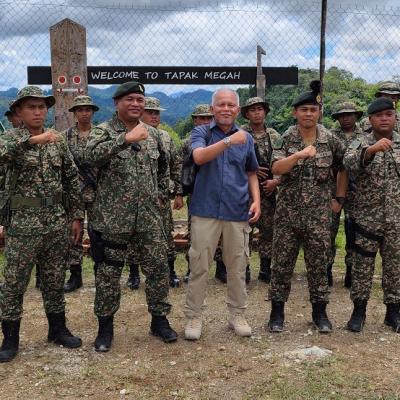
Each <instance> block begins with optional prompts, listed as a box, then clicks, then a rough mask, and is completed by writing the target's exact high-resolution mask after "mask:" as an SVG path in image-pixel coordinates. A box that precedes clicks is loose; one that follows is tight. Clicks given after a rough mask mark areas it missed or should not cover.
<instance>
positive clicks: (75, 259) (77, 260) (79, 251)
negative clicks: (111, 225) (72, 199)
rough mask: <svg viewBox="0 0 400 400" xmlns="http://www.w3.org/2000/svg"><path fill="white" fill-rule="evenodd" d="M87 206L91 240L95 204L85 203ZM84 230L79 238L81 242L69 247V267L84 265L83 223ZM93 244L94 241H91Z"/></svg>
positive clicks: (71, 244)
mask: <svg viewBox="0 0 400 400" xmlns="http://www.w3.org/2000/svg"><path fill="white" fill-rule="evenodd" d="M84 204H85V211H86V221H87V227H88V234H89V238H90V239H92V237H91V232H92V230H91V228H90V221H91V220H92V212H93V203H84ZM81 225H82V229H81V233H80V236H79V241H78V243H77V244H74V243H70V247H69V257H68V264H69V265H82V260H83V234H84V227H83V225H84V224H83V222H82V224H81ZM91 243H92V240H91Z"/></svg>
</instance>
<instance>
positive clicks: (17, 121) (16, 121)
mask: <svg viewBox="0 0 400 400" xmlns="http://www.w3.org/2000/svg"><path fill="white" fill-rule="evenodd" d="M7 119H8V122H9V123H10V124H11V126H12V127H13V128H18V127H19V126H20V125H21V118H19V117H18V116H17V114H16V113H15V112H14V113H12V114H11V115H7Z"/></svg>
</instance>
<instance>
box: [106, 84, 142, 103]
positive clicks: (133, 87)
mask: <svg viewBox="0 0 400 400" xmlns="http://www.w3.org/2000/svg"><path fill="white" fill-rule="evenodd" d="M130 93H139V94H142V95H143V96H144V86H143V84H142V83H140V82H136V81H130V82H125V83H123V84H122V85H119V86H118V87H117V90H116V91H115V92H114V95H113V97H112V98H113V99H118V98H120V97H122V96H126V95H127V94H130Z"/></svg>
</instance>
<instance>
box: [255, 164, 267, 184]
mask: <svg viewBox="0 0 400 400" xmlns="http://www.w3.org/2000/svg"><path fill="white" fill-rule="evenodd" d="M257 178H258V179H259V180H260V181H263V180H264V179H267V178H268V168H267V167H258V170H257Z"/></svg>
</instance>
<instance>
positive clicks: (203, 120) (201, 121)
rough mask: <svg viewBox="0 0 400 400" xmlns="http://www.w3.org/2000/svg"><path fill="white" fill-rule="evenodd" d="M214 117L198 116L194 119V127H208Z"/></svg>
mask: <svg viewBox="0 0 400 400" xmlns="http://www.w3.org/2000/svg"><path fill="white" fill-rule="evenodd" d="M212 119H213V117H211V116H210V115H198V116H197V117H193V123H194V126H199V125H207V124H209V123H210V122H211V121H212Z"/></svg>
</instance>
